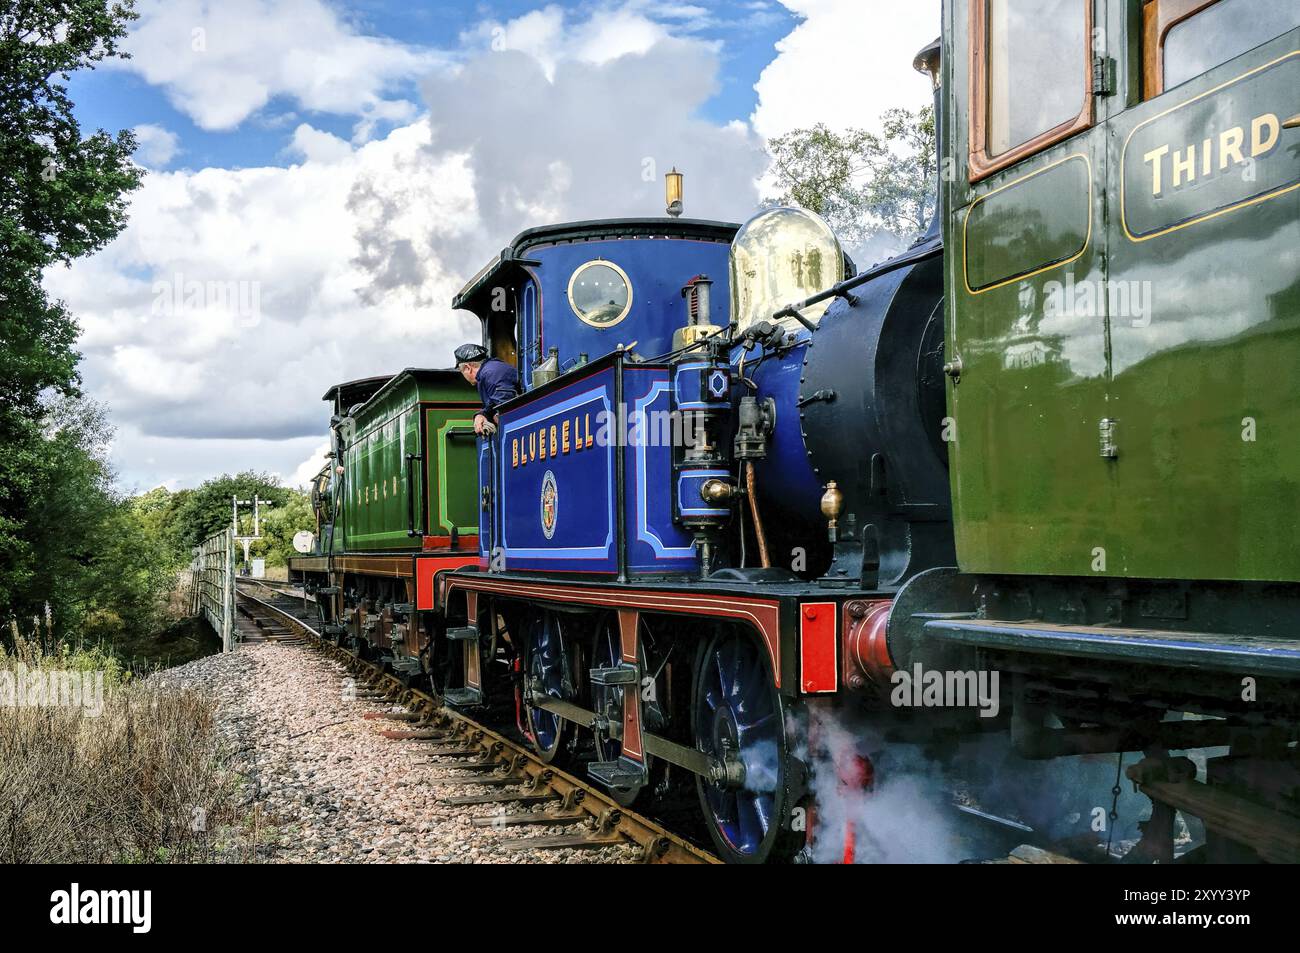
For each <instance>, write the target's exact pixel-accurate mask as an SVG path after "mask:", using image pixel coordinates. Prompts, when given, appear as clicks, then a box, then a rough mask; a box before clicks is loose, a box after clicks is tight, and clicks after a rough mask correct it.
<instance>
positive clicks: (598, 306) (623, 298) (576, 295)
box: [569, 261, 632, 328]
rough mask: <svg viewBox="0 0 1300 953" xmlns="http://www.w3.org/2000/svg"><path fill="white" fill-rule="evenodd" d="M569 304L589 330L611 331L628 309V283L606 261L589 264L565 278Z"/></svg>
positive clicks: (629, 302) (630, 286)
mask: <svg viewBox="0 0 1300 953" xmlns="http://www.w3.org/2000/svg"><path fill="white" fill-rule="evenodd" d="M569 305H570V307H572V308H573V313H574V314H576V315H577V316H578V317H579V318H581V319H582V320H583V321H584V322H586V323H587V324H590V325H591V326H592V327H593V328H612V327H613V326H614V325H616V324H618V323H619V322H620V321H622V320H623V319H624V318H626V317H627V315H628V312H629V311H631V310H632V282H630V281H629V280H628V277H627V272H625V271H624V270H623V269H622V268H620V267H618V265H616V264H614V263H613V262H610V261H589V262H587V263H586V264H585V265H583V266H582V267H581V268H579V269H578V270H577V271H575V272H574V273H573V277H572V278H570V279H569Z"/></svg>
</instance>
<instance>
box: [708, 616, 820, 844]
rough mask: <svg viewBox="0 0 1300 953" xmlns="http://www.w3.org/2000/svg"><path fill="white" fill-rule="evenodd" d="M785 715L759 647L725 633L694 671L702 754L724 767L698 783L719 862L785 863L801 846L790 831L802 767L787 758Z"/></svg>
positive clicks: (743, 636) (742, 634)
mask: <svg viewBox="0 0 1300 953" xmlns="http://www.w3.org/2000/svg"><path fill="white" fill-rule="evenodd" d="M785 715H786V713H785V707H784V705H783V704H782V701H781V694H780V692H779V691H778V690H777V687H776V684H775V682H774V680H773V678H772V673H771V669H770V667H769V665H768V661H767V654H766V651H765V650H764V649H763V648H762V646H761V645H760V644H759V642H758V640H757V639H755V638H753V637H752V636H750V635H749V634H747V633H745V632H743V631H739V630H735V629H721V630H719V631H718V632H717V633H716V634H715V635H714V636H713V637H712V638H711V639H710V640H709V642H708V643H707V644H706V646H705V648H704V651H703V652H702V653H701V657H700V664H699V666H698V667H697V670H696V679H695V706H694V711H693V718H694V724H695V743H696V747H697V748H698V749H699V750H701V751H704V752H706V753H707V754H709V755H710V756H711V757H712V759H713V761H714V763H715V764H716V765H717V766H718V767H719V770H718V772H717V773H716V774H715V776H714V777H711V778H705V777H700V776H697V777H696V785H697V787H698V790H699V795H700V806H701V807H702V809H703V811H704V818H705V821H706V823H707V825H708V828H709V833H710V834H711V835H712V837H713V843H714V846H715V847H716V848H717V850H718V853H719V855H720V856H721V857H722V858H723V859H724V860H726V861H728V862H729V863H763V862H765V861H768V860H776V859H784V858H786V857H788V856H790V855H791V854H793V853H794V852H795V851H797V850H798V849H799V847H800V846H801V839H800V838H799V836H798V835H794V834H791V833H790V832H789V830H788V827H789V823H788V821H789V818H788V817H787V815H788V814H789V812H790V811H791V809H792V808H793V806H794V805H793V800H794V798H793V796H792V793H791V790H790V782H791V780H792V777H791V776H792V774H793V773H794V769H795V768H796V766H797V762H794V761H793V760H792V759H791V757H790V755H789V751H788V746H787V743H786V730H785Z"/></svg>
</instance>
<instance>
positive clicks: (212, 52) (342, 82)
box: [108, 0, 442, 129]
mask: <svg viewBox="0 0 1300 953" xmlns="http://www.w3.org/2000/svg"><path fill="white" fill-rule="evenodd" d="M138 8H139V11H140V20H139V22H138V23H136V24H135V25H134V27H133V28H132V30H131V36H130V38H129V39H128V41H127V43H126V49H127V50H128V51H129V52H130V53H131V54H132V58H131V59H129V60H121V61H116V60H110V61H108V66H109V68H115V69H125V70H129V71H131V72H135V73H138V74H139V75H141V76H143V77H144V78H145V79H146V80H147V81H148V82H150V83H152V84H154V85H157V86H161V87H163V89H164V90H166V93H167V97H168V99H169V100H170V101H171V102H172V104H173V105H174V106H175V107H176V108H177V109H179V110H181V111H182V112H184V113H185V114H186V115H188V116H189V117H190V118H191V119H193V120H194V122H195V123H196V124H198V125H199V126H201V127H202V128H204V129H231V128H233V127H235V126H237V125H239V123H241V122H243V121H244V120H245V119H247V118H248V117H249V116H251V115H252V114H254V113H255V112H257V111H258V110H260V109H261V108H262V107H264V106H265V105H266V104H267V103H268V102H270V100H271V99H272V98H273V97H278V96H283V97H287V98H288V99H291V100H293V101H294V102H296V103H297V104H298V105H300V106H302V107H303V108H305V109H309V110H316V111H319V112H328V113H335V114H340V115H349V116H360V117H362V120H363V122H371V123H373V121H375V120H376V119H379V118H390V119H391V118H393V117H394V115H395V114H396V115H397V117H398V118H400V119H409V118H412V116H413V106H412V104H411V103H409V102H406V101H405V100H403V99H402V98H401V97H400V95H397V96H394V95H393V92H392V91H393V90H394V89H395V88H396V87H400V86H401V85H402V84H403V83H405V82H409V81H411V80H412V79H415V78H418V77H419V76H422V75H424V74H425V73H427V72H428V71H429V70H430V69H431V68H433V67H434V65H436V64H437V63H439V62H441V61H442V57H440V56H439V55H438V54H436V53H434V52H432V51H430V50H424V49H419V48H416V47H412V46H408V45H406V44H403V43H400V42H398V41H396V40H391V39H386V38H383V37H375V36H365V35H362V34H361V33H359V32H358V31H357V30H356V29H354V28H353V27H352V26H350V25H349V24H347V23H345V22H344V21H343V20H341V19H340V18H339V16H338V14H337V13H336V12H335V11H334V10H333V9H332V8H331V7H330V6H329V5H327V4H325V3H324V2H322V0H221V2H220V3H209V2H205V0H143V2H141V3H140V4H139V5H138Z"/></svg>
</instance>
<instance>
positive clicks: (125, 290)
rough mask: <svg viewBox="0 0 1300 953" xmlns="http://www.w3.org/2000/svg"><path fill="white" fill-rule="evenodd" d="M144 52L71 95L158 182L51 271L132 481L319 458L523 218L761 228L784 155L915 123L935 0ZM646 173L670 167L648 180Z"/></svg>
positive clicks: (146, 15)
mask: <svg viewBox="0 0 1300 953" xmlns="http://www.w3.org/2000/svg"><path fill="white" fill-rule="evenodd" d="M137 5H138V8H139V10H140V13H141V18H140V20H139V21H138V22H137V23H135V24H134V25H133V26H132V28H131V32H130V36H129V37H128V39H127V42H126V46H127V48H129V49H130V50H131V51H132V52H133V54H134V55H133V58H132V59H131V60H130V61H129V62H126V63H111V64H105V65H103V66H101V67H100V68H99V69H97V70H96V71H95V72H94V73H93V74H90V75H83V76H79V77H77V78H76V79H75V80H74V82H73V83H72V85H71V94H72V97H73V101H74V102H76V103H77V109H78V112H79V115H80V118H81V120H82V122H83V124H84V125H85V127H86V128H87V130H89V129H92V128H97V127H102V128H105V129H109V130H117V129H122V128H132V129H135V130H136V132H137V135H138V137H139V140H140V148H139V149H138V150H137V153H136V159H137V161H138V162H140V163H141V164H142V165H143V166H145V167H146V168H147V169H148V170H149V174H148V175H147V176H146V179H145V182H144V185H143V187H142V188H141V189H140V190H139V191H138V192H137V193H135V195H134V196H133V197H132V202H131V209H130V220H129V224H128V226H127V228H126V229H125V230H124V231H123V233H122V234H121V235H120V236H119V237H118V238H117V239H115V240H114V241H113V242H112V243H110V244H109V246H108V247H106V248H105V249H104V250H103V251H101V252H99V253H98V254H96V255H94V256H92V257H90V258H88V259H84V260H81V261H78V262H77V263H76V264H74V265H73V267H71V268H55V269H51V271H50V272H49V273H47V276H46V285H47V287H48V288H49V290H50V291H51V292H52V293H53V294H54V295H56V296H57V297H59V298H61V299H63V300H64V301H65V302H66V303H67V305H68V307H69V308H70V309H71V311H72V312H73V313H74V314H75V315H76V316H77V318H78V320H79V322H80V325H81V328H82V334H81V338H80V341H79V348H80V350H81V352H82V354H83V356H84V357H83V361H82V365H81V370H82V376H83V379H84V383H85V389H86V391H87V392H88V393H89V394H90V395H91V396H92V397H93V398H94V399H96V400H98V401H100V402H101V403H103V404H104V405H105V406H106V407H107V409H108V412H109V415H110V419H111V420H112V421H113V423H114V424H115V425H116V427H117V438H116V440H115V441H114V444H113V448H112V456H113V461H114V463H115V465H116V467H117V470H118V474H119V483H120V484H121V486H122V487H123V488H124V489H126V490H129V491H142V490H148V489H150V488H152V487H155V486H159V485H163V486H167V487H171V488H177V487H182V486H194V485H196V484H198V483H200V482H202V481H203V480H204V479H207V478H208V477H211V476H214V475H217V474H220V473H222V472H234V471H237V470H243V469H248V468H253V469H258V470H265V471H269V472H272V473H276V474H279V475H280V476H281V477H283V478H284V479H285V480H286V482H289V483H291V484H301V483H302V482H304V481H305V480H306V479H308V478H309V477H310V476H311V474H312V473H313V472H314V470H315V469H317V468H318V467H319V466H320V454H321V452H322V450H323V448H324V443H325V438H324V435H325V433H326V421H327V418H326V412H325V408H324V407H323V405H322V404H321V403H320V402H319V397H320V395H321V394H322V393H324V392H325V390H326V389H327V388H328V387H330V386H331V385H332V384H334V383H337V382H338V381H342V380H351V379H355V378H359V377H367V376H372V375H376V374H382V373H393V372H396V371H397V370H400V369H401V368H403V367H408V366H424V367H437V366H445V365H446V364H447V362H448V360H449V355H450V352H451V350H452V349H453V348H454V347H455V345H456V344H458V343H462V342H463V341H465V340H469V339H473V338H476V337H477V336H478V333H477V330H476V328H475V326H474V322H473V321H472V319H470V318H468V317H467V316H466V315H464V314H463V313H458V312H454V311H452V310H451V308H450V302H451V299H452V298H453V296H454V295H455V293H456V291H458V290H459V289H460V287H461V286H462V285H463V283H464V282H465V281H466V280H467V279H468V278H469V277H470V276H472V275H473V274H474V273H475V272H477V271H478V270H479V268H481V267H482V266H483V264H485V263H486V262H487V261H488V260H489V258H490V257H492V256H493V255H495V254H497V253H498V252H499V250H500V249H501V248H502V247H504V246H505V245H506V244H508V243H509V241H510V239H511V238H512V237H513V236H514V235H515V234H516V233H518V232H519V231H521V230H523V229H525V228H529V227H534V226H537V225H542V224H548V223H552V222H558V221H573V220H580V219H588V218H611V217H620V216H627V215H638V216H641V215H660V214H662V213H663V205H662V200H663V198H662V197H663V191H662V184H661V182H662V174H663V173H664V172H666V171H667V170H668V169H669V168H670V167H672V166H677V167H679V168H681V169H682V170H684V171H685V172H686V175H687V185H686V209H687V214H688V215H692V216H695V217H700V218H714V219H719V220H724V221H737V222H739V221H744V220H745V219H747V218H748V217H749V216H751V215H752V214H754V212H755V211H756V210H757V209H758V207H759V205H760V203H761V201H762V199H763V198H764V196H765V186H764V184H763V182H764V179H765V176H766V170H767V167H768V164H769V162H770V158H769V156H768V153H767V149H766V143H767V140H769V139H770V138H772V137H773V136H777V135H781V134H783V133H785V132H788V131H790V130H791V129H794V128H798V127H800V126H811V125H813V124H815V123H818V122H824V123H826V124H828V125H830V126H832V127H838V128H844V127H848V126H862V127H866V128H873V127H874V126H875V125H876V124H877V122H878V119H879V116H880V113H881V112H883V111H884V110H885V109H888V108H890V107H893V106H905V107H909V108H918V107H920V106H922V105H924V104H925V103H927V102H928V101H929V99H930V95H931V94H930V90H929V84H928V82H927V81H926V80H925V79H924V78H922V77H919V76H917V75H916V74H915V73H914V72H913V71H912V69H911V61H912V57H913V54H914V53H915V52H916V51H917V50H918V49H920V48H921V47H922V46H924V45H925V44H926V43H928V42H929V41H930V40H932V39H933V38H934V37H935V36H936V35H937V34H938V32H939V0H912V2H909V3H907V4H898V3H896V2H890V0H716V2H715V0H582V2H567V3H565V2H547V0H488V2H469V3H463V2H450V0H429V2H423V3H419V2H415V3H397V2H391V0H215V2H214V0H137ZM647 170H651V174H649V175H647Z"/></svg>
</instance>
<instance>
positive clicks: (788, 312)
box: [772, 239, 943, 331]
mask: <svg viewBox="0 0 1300 953" xmlns="http://www.w3.org/2000/svg"><path fill="white" fill-rule="evenodd" d="M942 253H943V240H942V239H932V240H930V241H928V242H925V243H924V244H921V245H913V246H912V247H911V248H910V249H908V250H907V251H905V252H903V254H901V255H899V256H898V257H897V258H891V259H890V260H889V261H887V262H884V263H883V264H880V265H876V266H874V267H872V268H868V269H867V270H866V271H864V272H862V274H860V275H854V276H853V277H852V278H846V279H845V280H843V281H841V282H840V283H839V284H837V285H834V286H832V287H830V288H827V289H826V290H825V291H819V292H817V294H815V295H813V296H812V297H811V298H807V299H805V300H804V301H801V302H799V303H798V304H792V305H789V306H787V307H784V308H782V309H781V310H780V311H778V312H776V313H775V314H773V315H772V318H773V320H776V321H780V320H781V319H782V318H794V319H795V320H796V321H798V322H799V323H800V324H802V325H803V326H804V327H805V328H807V329H808V330H809V331H812V330H815V325H813V323H812V322H811V321H809V320H808V319H807V318H805V317H804V316H803V315H802V314H800V312H801V311H803V310H804V309H805V308H811V307H812V306H813V305H815V304H821V303H822V302H823V301H825V300H827V299H828V298H844V299H845V300H846V301H848V303H849V304H850V305H854V304H857V298H856V296H854V295H852V294H850V292H851V291H852V289H854V288H856V287H858V286H859V285H862V284H866V283H867V282H868V281H870V280H871V279H872V278H878V277H880V276H881V275H886V274H888V273H889V272H891V271H897V270H898V269H899V268H904V267H906V266H907V265H914V264H916V263H917V262H919V261H925V260H926V259H927V258H933V257H934V256H935V255H940V254H942Z"/></svg>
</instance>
